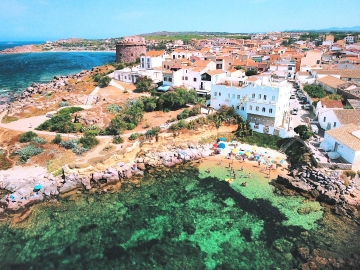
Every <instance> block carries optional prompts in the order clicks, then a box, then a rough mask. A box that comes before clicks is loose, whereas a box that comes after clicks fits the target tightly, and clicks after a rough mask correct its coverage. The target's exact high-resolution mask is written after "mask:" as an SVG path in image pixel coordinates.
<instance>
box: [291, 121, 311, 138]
mask: <svg viewBox="0 0 360 270" xmlns="http://www.w3.org/2000/svg"><path fill="white" fill-rule="evenodd" d="M294 131H295V132H296V133H297V134H299V136H300V138H301V139H303V140H304V141H306V140H308V139H310V138H311V136H313V133H312V132H311V131H310V130H309V128H308V127H307V126H306V125H299V126H297V127H295V128H294Z"/></svg>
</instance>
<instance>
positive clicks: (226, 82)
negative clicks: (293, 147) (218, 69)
mask: <svg viewBox="0 0 360 270" xmlns="http://www.w3.org/2000/svg"><path fill="white" fill-rule="evenodd" d="M290 95H291V85H290V84H289V83H288V82H286V81H284V82H281V83H273V82H270V81H269V80H268V78H267V77H263V78H261V79H257V78H256V77H250V78H247V79H238V78H237V79H232V78H225V79H220V80H218V82H217V84H215V85H212V89H211V107H213V108H215V109H219V108H220V106H221V105H223V104H225V105H227V106H232V107H234V108H235V110H236V111H237V112H238V113H239V115H241V116H242V117H243V119H244V120H245V121H247V122H249V123H250V127H251V128H252V129H253V130H254V131H257V132H260V133H268V134H274V135H278V136H280V137H283V138H284V137H290V136H291V134H292V132H290V131H289V127H290V126H291V123H290V122H291V116H290V113H289V110H290V109H289V105H290Z"/></svg>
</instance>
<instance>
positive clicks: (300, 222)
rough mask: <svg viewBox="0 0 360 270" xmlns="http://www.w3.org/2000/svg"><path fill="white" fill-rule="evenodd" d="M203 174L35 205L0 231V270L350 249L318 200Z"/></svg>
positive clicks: (239, 261) (173, 264) (349, 229)
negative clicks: (304, 249) (22, 218)
mask: <svg viewBox="0 0 360 270" xmlns="http://www.w3.org/2000/svg"><path fill="white" fill-rule="evenodd" d="M202 170H203V168H202V166H200V172H201V173H200V176H198V175H199V170H198V169H197V168H193V167H189V165H186V166H185V167H180V168H178V169H173V170H171V171H169V172H167V171H163V172H158V173H153V174H152V175H146V176H145V178H144V179H143V180H142V181H141V186H140V187H134V186H132V185H131V184H123V185H122V187H121V188H120V190H118V191H116V192H115V193H114V194H110V193H108V194H101V195H100V194H96V193H94V194H73V195H68V196H65V197H63V198H61V199H60V200H59V203H46V204H42V205H38V206H36V207H34V210H33V213H32V214H31V216H30V217H29V219H28V220H26V221H25V222H23V223H20V224H17V225H10V224H9V223H3V224H1V225H0V240H1V243H2V245H0V268H1V269H293V268H297V267H298V265H299V264H300V263H301V262H302V260H301V258H300V257H299V256H298V255H297V249H298V248H299V247H308V248H309V249H310V250H312V249H314V248H322V249H325V248H326V249H328V250H331V251H332V252H336V253H337V254H339V256H342V255H344V256H345V255H346V254H345V252H348V253H349V254H350V253H351V252H354V250H357V248H358V246H357V245H359V243H358V242H357V243H354V242H353V243H349V241H351V240H350V239H352V240H353V241H356V240H357V239H356V238H353V237H352V236H351V235H352V234H355V235H356V233H358V229H357V228H356V227H353V226H352V225H349V224H346V223H344V221H342V220H340V219H339V218H338V217H335V216H333V215H332V214H331V213H329V211H328V210H327V209H326V208H323V207H321V206H320V205H319V204H318V203H317V202H310V201H308V200H306V199H304V198H302V197H298V196H291V197H284V196H280V195H276V194H274V193H273V191H274V189H273V187H272V186H271V185H269V183H268V181H264V178H261V176H259V177H257V176H255V174H254V176H253V178H252V183H251V184H253V186H251V185H248V186H247V187H246V188H245V189H244V188H243V189H242V190H240V189H238V188H240V187H237V186H236V183H233V184H229V183H227V182H225V181H222V180H219V179H218V178H216V177H214V176H209V175H206V173H204V172H203V171H202ZM221 170H222V169H219V171H218V173H221V176H223V173H226V172H225V171H222V172H221ZM255 183H257V184H256V185H255ZM255 187H256V188H255ZM255 190H257V192H255ZM304 206H306V207H307V210H306V211H298V209H300V208H301V207H304ZM324 217H325V218H324ZM341 226H342V227H341ZM339 228H341V229H339ZM342 229H344V231H343V230H342ZM340 233H341V234H340ZM335 234H336V235H335ZM321 239H323V240H324V239H325V240H324V241H322V242H321ZM345 242H346V243H348V246H346V247H341V243H343V244H344V243H345ZM341 252H344V254H342V253H341Z"/></svg>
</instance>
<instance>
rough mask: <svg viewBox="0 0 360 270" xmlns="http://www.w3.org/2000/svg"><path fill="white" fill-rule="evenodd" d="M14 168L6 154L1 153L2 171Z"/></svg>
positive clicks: (0, 163) (0, 167)
mask: <svg viewBox="0 0 360 270" xmlns="http://www.w3.org/2000/svg"><path fill="white" fill-rule="evenodd" d="M11 167H12V163H11V161H10V160H9V159H8V158H7V157H6V154H5V153H2V152H1V153H0V170H7V169H10V168H11Z"/></svg>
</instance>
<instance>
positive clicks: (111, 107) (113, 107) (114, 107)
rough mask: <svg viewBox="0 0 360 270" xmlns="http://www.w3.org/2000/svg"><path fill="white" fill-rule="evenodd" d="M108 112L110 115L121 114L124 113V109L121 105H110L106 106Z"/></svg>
mask: <svg viewBox="0 0 360 270" xmlns="http://www.w3.org/2000/svg"><path fill="white" fill-rule="evenodd" d="M106 110H107V111H108V112H109V113H113V114H116V113H119V112H121V111H122V108H121V106H120V105H118V104H109V105H107V106H106Z"/></svg>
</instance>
